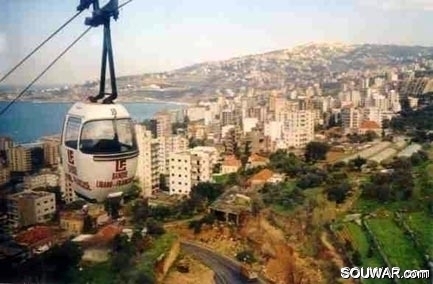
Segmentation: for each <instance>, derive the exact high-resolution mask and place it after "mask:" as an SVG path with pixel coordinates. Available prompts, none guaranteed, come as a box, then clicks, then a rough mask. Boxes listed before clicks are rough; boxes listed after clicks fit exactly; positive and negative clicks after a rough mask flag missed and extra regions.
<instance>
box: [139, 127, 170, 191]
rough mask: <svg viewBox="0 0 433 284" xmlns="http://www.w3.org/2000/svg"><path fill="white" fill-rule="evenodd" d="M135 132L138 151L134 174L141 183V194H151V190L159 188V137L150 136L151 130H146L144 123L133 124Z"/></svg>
mask: <svg viewBox="0 0 433 284" xmlns="http://www.w3.org/2000/svg"><path fill="white" fill-rule="evenodd" d="M135 132H136V134H137V145H138V150H139V151H140V154H139V156H138V162H137V172H136V176H137V178H138V180H139V182H140V185H141V189H142V192H141V194H142V195H143V196H151V195H152V192H153V191H155V190H158V189H159V174H160V166H159V163H160V160H161V159H160V146H161V145H160V139H155V138H152V133H151V131H149V130H146V127H145V126H144V125H140V124H137V125H135ZM163 138H164V137H162V138H161V139H163Z"/></svg>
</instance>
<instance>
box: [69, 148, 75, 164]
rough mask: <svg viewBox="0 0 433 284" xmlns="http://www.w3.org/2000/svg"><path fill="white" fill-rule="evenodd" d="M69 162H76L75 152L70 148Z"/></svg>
mask: <svg viewBox="0 0 433 284" xmlns="http://www.w3.org/2000/svg"><path fill="white" fill-rule="evenodd" d="M68 163H69V164H72V165H73V164H74V163H75V161H74V152H73V151H72V150H68Z"/></svg>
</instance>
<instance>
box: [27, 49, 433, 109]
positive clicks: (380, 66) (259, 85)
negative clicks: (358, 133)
mask: <svg viewBox="0 0 433 284" xmlns="http://www.w3.org/2000/svg"><path fill="white" fill-rule="evenodd" d="M431 59H433V47H422V46H398V45H374V44H362V45H344V44H306V45H301V46H297V47H294V48H291V49H283V50H276V51H271V52H267V53H263V54H255V55H247V56H242V57H237V58H231V59H228V60H224V61H216V62H205V63H200V64H195V65H192V66H187V67H184V68H181V69H178V70H173V71H170V72H162V73H152V74H143V75H137V76H125V77H119V78H118V87H119V92H120V93H121V98H122V100H123V101H143V100H147V99H149V98H150V99H157V100H182V101H188V100H194V101H195V100H196V99H197V98H198V97H200V98H206V97H207V98H209V97H214V96H215V95H216V94H218V93H223V94H228V95H230V94H233V93H238V92H245V91H246V90H248V89H251V88H254V89H255V90H256V91H266V90H285V91H290V90H293V89H296V88H304V87H307V86H311V85H313V84H322V87H323V86H326V85H333V83H335V82H337V81H338V80H341V79H342V78H343V79H344V78H349V79H350V78H359V77H360V76H361V75H362V74H361V72H362V73H364V72H365V71H367V70H368V71H370V72H374V71H380V70H384V69H388V68H396V69H400V68H409V69H410V70H414V69H415V66H416V67H418V68H419V67H421V68H423V67H426V68H425V69H430V65H431V62H429V61H430V60H431ZM327 83H328V84H327ZM107 87H108V88H109V86H107ZM97 90H98V83H97V82H90V83H87V84H85V85H77V86H74V87H73V88H70V89H65V90H60V91H59V90H55V91H49V92H45V93H44V94H33V95H32V96H28V99H32V97H33V99H35V98H37V99H40V100H44V99H47V100H60V99H62V98H68V99H69V100H76V99H79V98H78V97H79V96H83V94H85V95H86V94H92V93H95V92H97Z"/></svg>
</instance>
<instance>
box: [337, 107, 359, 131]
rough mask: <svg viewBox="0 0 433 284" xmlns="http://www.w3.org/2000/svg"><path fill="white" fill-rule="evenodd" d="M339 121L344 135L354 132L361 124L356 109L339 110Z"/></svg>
mask: <svg viewBox="0 0 433 284" xmlns="http://www.w3.org/2000/svg"><path fill="white" fill-rule="evenodd" d="M341 120H342V123H343V128H344V131H345V132H346V133H351V132H356V131H358V128H359V125H360V124H361V122H362V114H361V111H360V110H359V109H356V108H343V109H342V110H341Z"/></svg>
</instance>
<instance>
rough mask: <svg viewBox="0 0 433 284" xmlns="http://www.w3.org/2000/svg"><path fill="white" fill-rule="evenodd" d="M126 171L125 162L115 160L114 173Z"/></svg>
mask: <svg viewBox="0 0 433 284" xmlns="http://www.w3.org/2000/svg"><path fill="white" fill-rule="evenodd" d="M123 171H126V160H125V159H123V160H117V161H116V172H123Z"/></svg>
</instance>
